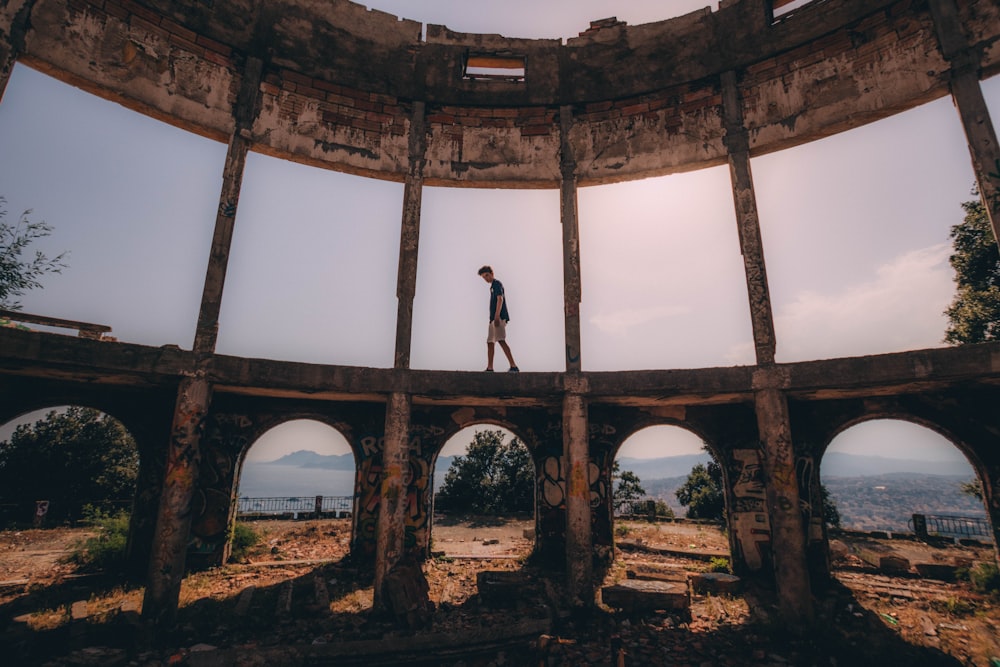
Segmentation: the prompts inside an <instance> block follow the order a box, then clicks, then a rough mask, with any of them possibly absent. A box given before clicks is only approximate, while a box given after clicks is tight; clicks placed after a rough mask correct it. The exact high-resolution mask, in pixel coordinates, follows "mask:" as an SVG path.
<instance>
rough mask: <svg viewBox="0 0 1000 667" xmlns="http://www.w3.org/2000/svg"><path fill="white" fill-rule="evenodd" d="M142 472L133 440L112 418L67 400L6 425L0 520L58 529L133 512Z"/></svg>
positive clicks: (1, 435) (1, 440)
mask: <svg viewBox="0 0 1000 667" xmlns="http://www.w3.org/2000/svg"><path fill="white" fill-rule="evenodd" d="M138 474H139V450H138V447H137V445H136V441H135V438H134V437H133V436H132V434H131V433H129V431H128V429H126V428H125V426H124V425H123V424H122V423H121V422H120V421H118V420H117V419H115V418H114V417H112V416H110V415H108V414H105V413H103V412H101V411H100V410H96V409H94V408H90V407H83V406H79V405H62V406H57V407H53V408H47V409H43V410H36V411H34V412H29V413H27V414H25V415H23V416H21V417H19V418H17V419H14V420H11V421H10V422H8V423H7V424H5V425H3V426H2V427H0V512H2V515H0V520H2V521H3V524H4V525H5V526H11V527H16V526H21V527H24V526H31V525H34V526H36V527H41V526H58V525H72V524H76V523H79V522H81V521H83V520H86V519H88V518H92V517H93V516H95V515H101V514H116V513H120V512H124V513H125V514H128V513H129V511H130V509H131V504H132V500H133V498H134V496H135V485H136V479H137V477H138Z"/></svg>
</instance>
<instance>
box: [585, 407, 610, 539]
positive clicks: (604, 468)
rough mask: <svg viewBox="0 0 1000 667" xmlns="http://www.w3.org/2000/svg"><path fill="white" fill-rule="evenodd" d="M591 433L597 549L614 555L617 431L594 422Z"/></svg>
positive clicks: (593, 529) (592, 516)
mask: <svg viewBox="0 0 1000 667" xmlns="http://www.w3.org/2000/svg"><path fill="white" fill-rule="evenodd" d="M588 430H589V432H590V470H589V473H590V480H589V481H590V527H591V539H592V540H593V545H594V549H595V551H597V552H603V553H605V554H606V555H610V553H611V552H610V548H611V546H612V545H613V544H614V537H613V535H612V526H611V522H612V513H613V504H614V480H613V479H612V469H613V468H614V455H615V451H616V445H617V442H615V441H614V439H613V438H614V436H615V434H616V433H617V429H616V428H615V427H614V426H612V425H611V424H601V423H594V422H591V423H590V424H589V426H588Z"/></svg>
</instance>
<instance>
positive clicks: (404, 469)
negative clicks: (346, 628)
mask: <svg viewBox="0 0 1000 667" xmlns="http://www.w3.org/2000/svg"><path fill="white" fill-rule="evenodd" d="M384 443H385V445H384V449H383V452H382V492H381V500H380V501H379V510H378V520H377V522H376V525H375V532H376V535H375V540H376V547H375V607H376V608H378V609H383V608H385V603H386V601H385V599H384V592H385V589H384V585H385V580H386V576H387V575H388V574H389V572H390V571H391V570H392V568H393V566H395V565H396V564H397V563H398V562H399V561H400V559H401V558H402V556H403V538H404V536H405V533H406V491H407V488H406V487H407V479H406V476H407V475H408V473H409V470H410V397H409V395H408V394H403V393H399V392H396V393H392V394H390V395H389V400H388V402H387V403H386V407H385V439H384Z"/></svg>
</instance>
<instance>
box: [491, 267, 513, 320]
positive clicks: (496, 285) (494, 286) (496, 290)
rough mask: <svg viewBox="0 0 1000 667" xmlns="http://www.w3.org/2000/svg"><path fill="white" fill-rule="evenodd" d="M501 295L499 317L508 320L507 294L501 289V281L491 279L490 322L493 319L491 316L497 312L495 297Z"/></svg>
mask: <svg viewBox="0 0 1000 667" xmlns="http://www.w3.org/2000/svg"><path fill="white" fill-rule="evenodd" d="M498 296H502V297H503V305H502V306H500V319H501V320H503V321H504V322H509V321H510V316H509V315H508V314H507V295H506V294H504V291H503V283H502V282H500V281H499V280H497V279H496V278H494V279H493V282H491V283H490V322H492V321H493V317H494V316H495V315H496V314H497V297H498Z"/></svg>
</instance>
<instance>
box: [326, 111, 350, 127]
mask: <svg viewBox="0 0 1000 667" xmlns="http://www.w3.org/2000/svg"><path fill="white" fill-rule="evenodd" d="M322 117H323V122H324V123H327V124H328V125H350V124H351V119H350V118H348V117H347V116H344V115H342V114H339V113H337V112H335V111H324V112H323V114H322Z"/></svg>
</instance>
